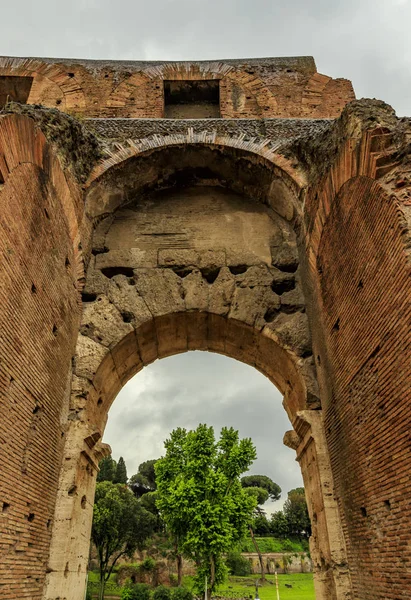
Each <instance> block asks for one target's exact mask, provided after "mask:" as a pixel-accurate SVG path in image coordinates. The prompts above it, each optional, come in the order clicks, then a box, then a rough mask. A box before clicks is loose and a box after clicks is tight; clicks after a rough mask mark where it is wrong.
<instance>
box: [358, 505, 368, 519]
mask: <svg viewBox="0 0 411 600" xmlns="http://www.w3.org/2000/svg"><path fill="white" fill-rule="evenodd" d="M360 510H361V514H362V516H363V517H366V516H367V509H366V508H365V506H361V508H360Z"/></svg>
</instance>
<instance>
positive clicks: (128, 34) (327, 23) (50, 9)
mask: <svg viewBox="0 0 411 600" xmlns="http://www.w3.org/2000/svg"><path fill="white" fill-rule="evenodd" d="M410 21H411V3H410V0H390V2H387V0H357V1H354V0H346V1H345V2H341V1H340V2H330V1H329V0H311V1H307V0H289V1H288V2H280V1H279V0H253V2H249V0H208V1H207V2H203V1H200V0H157V1H154V2H147V1H146V0H144V1H143V0H133V1H132V0H117V1H116V2H113V0H72V2H69V3H67V2H59V0H54V1H52V0H43V1H42V0H39V1H38V2H35V3H33V2H31V1H30V0H21V2H19V3H6V4H5V5H4V6H3V7H2V19H1V24H0V34H1V35H0V40H1V42H0V53H2V54H6V55H7V54H8V55H17V56H60V57H61V56H69V57H73V58H84V57H86V58H113V59H164V60H190V59H216V58H230V57H231V58H238V57H257V56H287V55H288V56H295V55H313V56H314V58H315V59H316V61H317V66H318V69H319V71H320V72H323V73H326V74H327V75H331V76H333V77H346V78H348V79H351V80H352V81H353V83H354V88H355V90H356V93H357V96H358V97H363V96H365V97H371V98H372V97H379V98H381V99H383V100H386V101H387V102H389V103H390V104H392V105H393V106H394V108H396V110H397V112H398V114H399V115H404V114H408V115H410V114H411V83H410V75H409V73H410V66H411V49H410V46H409V43H408V37H409V36H408V28H409V27H408V24H409V22H410Z"/></svg>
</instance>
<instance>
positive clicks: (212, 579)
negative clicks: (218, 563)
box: [207, 555, 215, 600]
mask: <svg viewBox="0 0 411 600" xmlns="http://www.w3.org/2000/svg"><path fill="white" fill-rule="evenodd" d="M214 583H215V562H214V556H213V555H211V556H210V585H209V586H208V587H207V600H211V591H212V590H213V589H214Z"/></svg>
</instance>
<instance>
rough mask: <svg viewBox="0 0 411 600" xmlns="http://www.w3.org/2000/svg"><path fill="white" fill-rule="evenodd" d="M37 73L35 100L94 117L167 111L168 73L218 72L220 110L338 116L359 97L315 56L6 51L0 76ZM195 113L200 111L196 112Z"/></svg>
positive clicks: (184, 76) (176, 76)
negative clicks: (202, 58) (78, 55)
mask: <svg viewBox="0 0 411 600" xmlns="http://www.w3.org/2000/svg"><path fill="white" fill-rule="evenodd" d="M10 75H15V76H19V77H33V83H32V86H31V90H30V94H29V97H28V100H27V102H28V103H29V104H42V105H44V106H47V107H50V108H54V107H55V108H58V109H59V110H63V111H66V112H72V113H75V114H78V115H85V116H90V117H127V118H129V117H132V118H162V117H164V89H163V88H164V81H170V80H171V81H179V80H185V81H192V80H218V81H219V89H220V92H219V95H220V107H219V109H220V116H221V117H222V118H231V119H238V118H269V117H281V118H284V117H293V118H294V117H297V118H315V119H317V118H335V117H337V116H338V115H339V114H340V113H341V110H342V109H343V108H344V106H345V105H346V104H347V102H349V101H350V100H353V99H354V92H353V89H352V85H351V83H350V82H349V81H347V80H346V79H332V78H331V77H327V76H326V75H321V74H320V73H317V69H316V66H315V63H314V60H313V59H312V58H311V57H296V58H272V59H271V58H268V59H245V60H224V61H214V62H192V63H187V62H186V63H184V62H176V63H167V62H154V61H153V62H137V61H129V62H127V61H92V60H89V61H88V60H84V61H82V60H70V59H68V60H64V59H59V60H52V59H34V58H9V57H3V58H0V77H1V76H10ZM195 114H196V113H195V112H194V113H193V115H192V116H194V115H195Z"/></svg>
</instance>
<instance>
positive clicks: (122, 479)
mask: <svg viewBox="0 0 411 600" xmlns="http://www.w3.org/2000/svg"><path fill="white" fill-rule="evenodd" d="M114 483H124V484H126V483H127V468H126V463H125V462H124V458H123V457H122V456H120V458H119V461H118V463H117V467H116V472H115V475H114Z"/></svg>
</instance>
